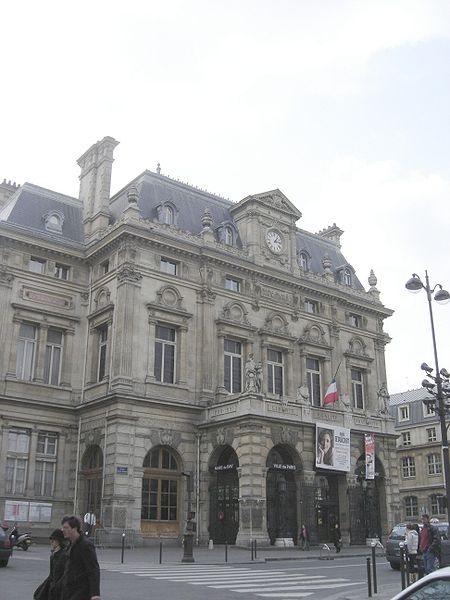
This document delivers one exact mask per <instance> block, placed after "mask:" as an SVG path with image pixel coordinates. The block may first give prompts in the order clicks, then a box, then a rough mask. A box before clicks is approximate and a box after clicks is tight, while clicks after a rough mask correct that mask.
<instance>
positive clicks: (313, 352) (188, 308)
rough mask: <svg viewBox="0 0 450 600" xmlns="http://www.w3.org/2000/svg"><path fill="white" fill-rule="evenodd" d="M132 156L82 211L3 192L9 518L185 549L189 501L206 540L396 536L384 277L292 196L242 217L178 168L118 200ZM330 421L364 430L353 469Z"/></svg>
mask: <svg viewBox="0 0 450 600" xmlns="http://www.w3.org/2000/svg"><path fill="white" fill-rule="evenodd" d="M116 145H117V142H116V141H115V140H114V139H112V138H110V137H105V138H104V139H103V140H101V141H100V142H97V143H96V144H94V145H93V146H92V147H91V148H89V150H87V151H86V152H85V153H84V154H83V155H82V156H81V158H80V159H79V160H78V164H79V166H80V168H81V175H80V196H79V198H72V197H69V196H66V195H63V194H60V193H58V192H54V191H51V190H47V189H43V188H41V187H38V186H37V185H34V184H30V183H25V184H24V185H22V186H16V185H15V184H13V185H12V184H10V183H7V182H6V181H4V182H3V184H2V185H0V253H1V266H0V308H1V313H0V339H1V342H2V343H1V351H0V352H1V354H0V406H1V411H0V443H1V453H0V473H1V476H0V518H2V519H3V518H6V519H8V520H10V521H11V520H18V521H19V526H20V527H21V528H24V527H27V528H31V529H32V530H34V531H35V532H36V533H37V531H38V530H39V531H48V530H49V529H51V528H53V527H54V526H56V525H57V524H58V523H59V522H60V519H61V517H62V516H63V515H64V514H67V513H71V512H73V511H75V512H76V513H78V514H84V513H85V512H86V511H87V509H89V508H92V509H93V510H94V512H95V513H96V515H97V518H98V520H99V521H100V522H101V526H102V527H103V528H104V529H105V530H106V532H108V531H114V530H116V531H117V530H120V529H122V528H126V529H128V530H133V531H134V532H135V535H136V538H137V541H138V542H139V541H140V540H142V539H144V540H147V541H148V540H149V539H151V538H157V537H158V536H161V537H164V538H174V539H176V538H179V537H180V535H182V533H183V530H184V520H185V518H186V513H187V510H188V504H190V508H191V510H192V511H195V513H196V520H197V536H198V539H199V541H201V542H203V541H206V540H208V539H209V538H212V539H213V540H215V541H216V542H221V541H225V540H227V541H228V542H230V543H234V542H236V543H248V541H249V539H251V538H252V539H258V540H260V542H268V541H269V540H270V541H271V542H272V543H274V542H275V541H276V540H280V539H282V540H285V542H284V543H289V540H294V541H295V542H296V541H297V537H298V531H299V528H300V526H301V524H302V523H306V524H307V525H309V527H310V531H311V536H312V538H313V541H318V540H327V539H329V534H330V528H331V527H332V526H333V524H334V523H335V522H339V523H340V526H341V529H342V532H343V536H344V540H345V541H350V542H351V543H362V542H364V539H365V538H366V536H373V535H376V534H378V535H379V534H381V533H383V534H384V533H386V531H387V528H388V525H389V524H392V522H393V521H395V519H396V518H398V511H399V506H398V488H397V487H396V484H395V482H396V480H397V466H396V458H395V435H394V429H393V421H392V418H391V417H390V416H389V414H388V411H387V410H386V408H385V405H386V398H385V394H384V393H383V391H385V390H386V387H385V382H386V372H385V357H384V350H385V345H386V343H388V342H389V337H388V335H387V334H386V333H385V332H384V330H383V322H384V319H385V318H386V317H388V316H390V315H391V314H392V311H391V310H389V309H387V308H385V307H384V306H383V304H382V303H381V302H380V299H379V292H378V290H377V288H376V283H377V281H376V278H375V276H374V274H373V273H371V274H370V277H369V285H370V287H369V289H368V291H365V289H364V287H363V286H362V284H361V283H360V281H359V280H358V278H357V276H356V274H355V272H354V269H353V268H352V266H351V265H350V264H349V263H348V262H347V261H346V259H345V258H344V256H343V255H342V253H341V245H340V236H341V234H342V231H341V230H340V229H339V228H338V227H337V226H336V225H332V226H331V227H329V228H327V229H324V230H323V231H321V232H319V233H317V234H312V233H309V232H307V231H304V230H302V229H300V228H298V227H297V222H298V221H299V219H300V218H301V213H300V211H299V210H298V209H297V208H296V207H295V206H294V205H293V204H292V203H291V202H290V201H289V200H288V198H286V196H284V194H283V193H282V192H281V191H280V190H278V189H276V190H272V191H268V192H263V193H257V194H253V195H249V196H247V197H246V198H244V199H243V200H241V201H240V202H236V203H232V202H230V201H228V200H225V199H224V198H222V197H219V196H216V195H214V194H211V193H208V192H206V191H204V190H200V189H198V188H195V187H192V186H190V185H187V184H184V183H181V182H179V181H175V180H173V179H171V178H169V177H166V176H164V175H163V174H162V173H161V172H160V169H159V167H158V169H157V172H156V173H154V172H151V171H145V172H144V173H142V174H141V175H138V176H137V177H136V178H135V179H134V180H133V181H131V182H130V184H129V185H127V186H126V187H125V188H124V189H122V190H120V191H119V192H118V193H116V194H115V195H114V196H112V197H110V181H111V169H112V163H113V151H114V148H115V146H116ZM338 367H339V369H338ZM336 371H337V376H336V380H337V385H338V388H339V392H340V395H341V400H340V401H339V402H336V403H335V404H332V405H328V406H327V407H324V406H322V398H323V396H324V393H325V391H326V389H327V387H328V384H329V383H330V381H331V379H332V377H333V375H334V374H335V372H336ZM316 423H322V424H325V425H326V426H329V427H330V428H331V429H330V430H331V431H333V428H336V427H337V428H339V427H345V428H347V429H348V430H349V432H350V435H349V439H350V448H349V457H350V462H349V467H348V468H347V469H344V470H333V469H331V468H323V467H326V465H325V464H323V465H322V466H317V465H316V458H315V449H316V439H315V438H316ZM365 433H374V434H375V442H376V465H375V478H374V479H373V480H366V478H365V446H364V434H365ZM286 541H287V542H286Z"/></svg>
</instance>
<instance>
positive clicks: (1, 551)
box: [0, 527, 12, 567]
mask: <svg viewBox="0 0 450 600" xmlns="http://www.w3.org/2000/svg"><path fill="white" fill-rule="evenodd" d="M11 553H12V549H11V542H10V541H9V537H8V534H7V533H6V531H5V530H4V529H3V528H2V527H0V567H6V565H7V564H8V560H9V557H10V556H11Z"/></svg>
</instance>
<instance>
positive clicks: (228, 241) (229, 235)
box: [223, 227, 234, 246]
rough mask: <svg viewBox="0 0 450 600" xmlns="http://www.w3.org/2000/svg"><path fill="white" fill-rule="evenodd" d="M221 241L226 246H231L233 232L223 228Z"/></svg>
mask: <svg viewBox="0 0 450 600" xmlns="http://www.w3.org/2000/svg"><path fill="white" fill-rule="evenodd" d="M223 239H224V242H225V244H226V245H227V246H232V245H233V242H234V236H233V230H232V229H231V227H225V229H224V233H223Z"/></svg>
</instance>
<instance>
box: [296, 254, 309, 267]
mask: <svg viewBox="0 0 450 600" xmlns="http://www.w3.org/2000/svg"><path fill="white" fill-rule="evenodd" d="M298 266H299V267H300V269H303V271H307V270H308V268H309V260H308V255H307V254H306V252H300V254H299V255H298Z"/></svg>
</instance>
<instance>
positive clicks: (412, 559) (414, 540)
mask: <svg viewBox="0 0 450 600" xmlns="http://www.w3.org/2000/svg"><path fill="white" fill-rule="evenodd" d="M405 543H406V550H407V552H408V572H409V580H410V582H411V583H413V582H414V581H417V550H418V549H419V534H418V533H417V531H416V529H415V527H414V524H413V523H407V524H406V534H405Z"/></svg>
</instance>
